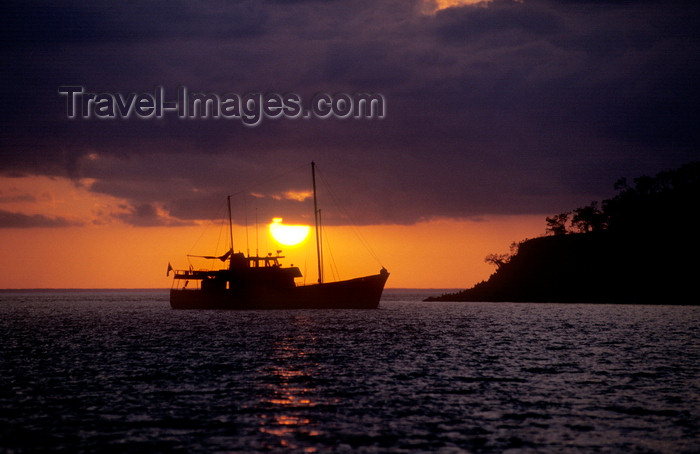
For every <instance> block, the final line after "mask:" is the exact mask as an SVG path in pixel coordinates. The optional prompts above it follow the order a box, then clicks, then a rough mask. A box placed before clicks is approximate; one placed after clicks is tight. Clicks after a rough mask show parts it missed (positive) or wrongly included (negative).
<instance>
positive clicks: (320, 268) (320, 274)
mask: <svg viewBox="0 0 700 454" xmlns="http://www.w3.org/2000/svg"><path fill="white" fill-rule="evenodd" d="M311 183H312V186H313V190H314V221H315V222H316V259H317V262H318V283H319V284H322V283H323V265H322V264H321V236H320V235H321V234H320V232H319V227H318V214H319V213H318V202H317V200H316V163H315V162H313V161H311Z"/></svg>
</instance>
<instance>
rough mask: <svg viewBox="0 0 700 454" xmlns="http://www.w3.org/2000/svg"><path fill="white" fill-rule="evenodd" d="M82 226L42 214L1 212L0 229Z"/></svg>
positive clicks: (61, 218)
mask: <svg viewBox="0 0 700 454" xmlns="http://www.w3.org/2000/svg"><path fill="white" fill-rule="evenodd" d="M78 225H82V224H81V223H79V222H74V221H70V220H68V219H66V218H63V217H60V216H58V217H49V216H44V215H41V214H32V215H29V214H23V213H15V212H11V211H6V210H0V229H11V228H30V227H70V226H78Z"/></svg>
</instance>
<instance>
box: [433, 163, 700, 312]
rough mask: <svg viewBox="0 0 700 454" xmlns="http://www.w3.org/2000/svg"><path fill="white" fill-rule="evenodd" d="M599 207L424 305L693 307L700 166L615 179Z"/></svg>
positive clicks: (550, 225) (552, 220)
mask: <svg viewBox="0 0 700 454" xmlns="http://www.w3.org/2000/svg"><path fill="white" fill-rule="evenodd" d="M615 188H616V189H617V190H618V191H619V192H618V195H617V196H615V197H613V198H612V199H609V200H604V201H603V202H602V204H601V205H600V208H599V206H598V203H597V202H592V203H591V204H590V205H588V206H586V207H581V208H577V209H576V210H573V211H572V212H566V213H560V214H558V215H555V216H552V217H548V218H546V223H547V235H546V236H543V237H539V238H534V239H528V240H524V241H522V242H521V243H519V244H515V243H514V244H513V245H512V247H511V252H512V253H511V254H503V255H497V254H492V255H489V256H488V257H486V261H487V262H490V263H492V264H494V265H496V268H497V269H496V272H495V273H494V274H492V275H491V277H490V278H489V279H488V280H487V281H482V282H480V283H478V284H476V285H475V286H474V287H472V288H470V289H466V290H463V291H461V292H457V293H449V294H444V295H441V296H438V297H430V298H427V299H426V301H512V302H525V301H529V302H560V303H574V302H575V303H644V304H684V305H697V304H700V303H698V298H697V294H696V290H697V289H696V284H695V280H696V279H697V278H698V274H697V271H698V265H697V257H698V249H699V248H698V238H697V231H698V227H697V225H696V223H695V218H696V210H697V209H698V208H699V207H700V162H695V163H690V164H687V165H685V166H683V167H681V168H679V169H677V170H673V171H666V172H662V173H659V174H658V175H656V176H655V177H647V176H644V177H640V178H636V179H634V184H633V185H631V186H628V184H627V182H626V180H624V179H622V180H619V181H618V182H617V183H616V185H615Z"/></svg>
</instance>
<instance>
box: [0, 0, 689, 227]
mask: <svg viewBox="0 0 700 454" xmlns="http://www.w3.org/2000/svg"><path fill="white" fill-rule="evenodd" d="M27 5H29V6H27ZM3 8H4V9H5V11H4V12H5V13H6V14H4V21H5V22H6V23H5V24H4V25H5V27H3V32H2V33H3V43H4V45H3V51H2V52H3V59H4V61H6V62H7V64H5V65H3V68H2V69H1V70H0V71H2V75H3V81H5V82H4V84H3V86H2V87H1V88H0V90H1V91H0V93H2V99H3V103H2V106H1V107H0V109H1V110H0V119H1V120H2V122H3V125H4V126H3V132H2V144H1V145H0V153H1V157H2V164H0V169H1V170H2V172H3V173H9V172H23V173H29V174H32V173H35V174H46V175H62V176H69V177H70V178H74V179H80V178H93V179H96V182H95V184H94V185H92V186H91V189H92V190H93V191H96V192H101V193H105V194H110V195H114V196H117V197H121V198H124V199H126V200H127V201H128V202H129V204H130V206H129V208H128V211H127V213H129V214H126V215H123V216H122V218H123V220H125V221H127V222H130V223H134V224H139V225H145V224H158V223H161V224H162V223H173V222H176V219H180V220H183V221H184V222H187V221H189V220H191V219H196V218H201V217H204V216H207V215H208V214H210V213H211V211H209V210H210V207H212V206H216V204H217V203H218V202H217V200H214V201H213V202H212V200H213V199H220V198H221V197H223V196H224V195H226V194H230V193H232V192H236V191H238V190H241V189H242V188H248V187H251V186H252V185H253V184H254V183H255V182H256V181H264V180H265V179H266V178H267V177H268V176H269V175H276V174H280V173H282V172H283V171H284V170H286V169H290V168H295V167H298V166H299V165H300V164H303V163H307V162H310V161H311V160H312V159H314V160H316V161H317V162H318V163H319V166H320V167H321V168H322V169H324V170H325V171H326V172H327V174H328V175H329V178H332V179H333V186H335V187H336V190H337V193H338V194H340V195H339V196H338V198H339V199H341V200H340V202H341V203H342V204H343V205H344V206H346V207H347V208H348V211H350V212H353V213H355V214H356V216H357V217H358V218H357V219H355V221H356V222H358V223H375V222H378V223H412V222H416V221H418V220H421V219H430V218H434V217H441V216H444V217H473V216H479V215H482V214H488V213H504V214H507V213H547V214H550V213H554V212H558V211H562V210H565V209H571V208H575V207H576V206H580V205H584V204H587V203H589V202H590V201H591V200H593V199H600V198H605V197H608V196H610V195H612V185H613V183H614V182H615V181H616V180H617V178H618V177H622V176H627V177H635V176H639V175H641V174H643V173H649V174H654V173H656V172H658V171H659V170H663V169H666V168H671V167H676V166H679V165H681V164H683V163H685V162H688V161H690V160H694V159H697V158H698V151H697V146H698V142H699V139H700V137H698V132H697V130H698V128H697V127H696V125H697V124H698V114H697V108H696V106H697V104H698V92H699V91H700V90H699V89H698V88H697V84H696V82H695V81H696V80H698V76H700V74H698V73H699V70H700V62H699V61H698V59H697V58H696V56H697V55H698V54H699V53H700V52H699V51H700V41H698V39H697V38H696V37H695V34H694V33H693V27H694V25H695V24H697V19H698V8H697V7H695V6H693V5H690V4H687V3H686V2H665V3H658V2H612V1H608V2H603V1H568V2H554V1H551V2H549V1H525V2H513V1H506V0H501V1H493V2H490V3H488V5H487V6H486V7H484V6H483V5H482V6H465V7H460V8H449V9H446V10H442V11H438V12H437V13H436V14H434V15H424V14H421V13H420V11H421V10H422V7H421V5H420V4H419V3H412V2H406V1H398V0H397V1H383V2H381V1H380V2H378V1H374V0H373V1H369V0H353V1H342V2H341V1H320V0H318V1H313V0H309V1H281V0H278V1H268V2H258V1H239V2H215V1H212V2H202V3H197V4H193V3H175V4H173V3H170V2H166V3H162V4H160V3H151V2H149V3H145V4H139V5H138V6H135V7H125V6H114V5H113V4H111V3H102V2H92V3H89V4H88V5H87V6H76V5H75V4H73V3H72V2H71V3H66V4H63V3H60V2H53V3H51V4H50V5H49V6H46V5H41V4H38V3H12V4H10V5H8V6H4V7H3ZM64 85H82V86H85V89H86V90H87V91H89V92H120V93H129V92H137V93H143V92H152V91H153V88H154V86H156V85H162V86H163V87H165V90H166V92H167V93H168V95H166V96H169V97H170V98H171V99H172V98H174V93H175V90H176V89H177V87H178V86H180V85H184V86H187V87H188V88H189V89H190V90H192V91H203V92H211V93H219V94H221V93H226V92H235V93H239V94H244V93H247V92H252V91H260V92H267V91H274V92H279V93H285V92H294V93H298V94H300V95H302V96H303V98H304V100H306V101H308V100H309V99H310V98H311V96H313V95H314V94H315V93H318V92H328V93H337V92H347V93H352V92H375V93H381V94H383V95H384V96H385V98H386V100H387V115H386V118H385V119H383V120H377V119H374V120H353V119H346V120H338V119H329V120H319V119H315V120H302V119H298V120H288V119H287V120H285V119H279V120H270V119H266V120H263V121H262V124H260V125H259V126H256V127H246V126H244V125H242V124H241V122H240V121H235V120H222V119H219V120H214V119H208V120H205V119H199V120H180V119H178V118H177V117H176V116H172V117H166V118H163V119H153V120H140V119H136V118H130V119H128V120H124V119H121V120H119V119H117V120H97V119H90V120H85V119H76V120H69V119H67V118H66V100H65V97H61V96H59V94H58V87H60V86H64ZM270 193H272V191H270ZM263 200H265V201H270V200H273V199H270V198H266V199H260V200H258V203H263V202H262V201H263ZM266 203H267V202H266ZM285 203H286V205H285V206H286V208H283V207H280V208H281V209H283V210H287V209H289V210H290V211H292V210H293V208H294V206H295V204H294V203H292V202H289V201H287V202H285ZM155 207H162V209H163V210H165V211H166V212H167V213H168V214H169V215H170V217H169V218H166V217H163V213H162V212H158V211H156V209H155ZM329 217H330V215H329ZM328 222H338V220H335V221H334V220H333V218H332V217H330V219H328Z"/></svg>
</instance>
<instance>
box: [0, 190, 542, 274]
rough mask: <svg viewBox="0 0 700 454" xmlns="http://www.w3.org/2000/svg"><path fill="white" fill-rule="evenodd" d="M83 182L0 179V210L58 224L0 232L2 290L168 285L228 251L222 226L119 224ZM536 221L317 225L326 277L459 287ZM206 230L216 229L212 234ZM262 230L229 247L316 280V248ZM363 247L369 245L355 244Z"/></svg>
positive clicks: (238, 229) (537, 229) (538, 230)
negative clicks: (174, 273)
mask: <svg viewBox="0 0 700 454" xmlns="http://www.w3.org/2000/svg"><path fill="white" fill-rule="evenodd" d="M88 187H89V182H78V183H74V182H72V181H70V180H67V179H60V178H55V179H51V178H45V177H31V178H2V179H0V215H1V214H2V212H6V213H7V212H11V213H20V212H21V213H24V214H29V215H35V214H36V215H44V216H48V217H51V218H62V219H64V220H65V221H66V223H65V225H64V226H58V227H21V228H20V227H14V228H0V257H2V258H3V260H2V262H1V263H0V288H169V287H170V284H171V280H170V278H168V277H166V269H167V265H168V263H169V262H170V263H172V266H173V267H174V268H176V269H185V268H188V267H189V266H190V265H192V266H194V267H195V268H206V267H214V268H219V267H221V266H222V263H221V262H220V261H218V260H214V261H211V260H209V261H207V260H204V259H195V258H189V259H188V257H187V254H195V255H221V254H223V253H225V252H226V250H228V247H229V246H228V240H227V236H226V235H224V234H222V233H221V229H218V230H217V229H208V230H211V232H208V234H206V235H203V234H202V232H203V230H207V229H205V228H204V227H205V225H206V224H212V223H210V222H209V221H206V222H205V221H202V222H199V223H195V224H194V225H191V226H178V227H163V226H160V227H136V226H132V225H128V224H125V223H123V222H122V221H121V220H119V217H118V216H115V215H118V214H119V213H120V212H122V211H124V210H125V209H126V208H125V203H124V201H122V200H119V199H117V198H114V197H110V196H104V195H101V194H95V193H92V192H90V191H89V190H88V189H87V188H88ZM544 226H545V225H544V216H539V215H536V216H489V217H484V218H483V219H480V220H456V219H440V220H431V221H427V222H422V223H418V224H415V225H374V226H364V227H333V226H328V227H324V229H323V235H322V237H323V243H324V248H323V251H324V253H323V255H324V273H325V278H326V280H335V279H348V278H352V277H358V276H362V275H367V274H375V273H377V272H378V271H379V269H380V268H381V267H382V266H384V267H386V268H387V269H388V270H389V272H390V273H391V277H390V278H389V281H388V283H387V288H466V287H470V286H472V285H474V284H475V283H477V282H479V281H481V280H485V279H487V278H488V277H489V275H490V274H491V273H492V272H493V271H494V268H493V267H492V266H490V265H488V264H486V263H484V257H485V256H486V255H488V254H490V253H506V252H508V251H509V246H510V244H511V243H512V242H513V241H520V240H523V239H525V238H532V237H535V236H539V235H541V234H542V233H544ZM214 230H217V231H216V232H214ZM280 242H281V241H279V239H277V240H275V239H273V238H272V237H271V236H270V235H269V234H268V230H267V229H266V228H261V230H260V232H250V231H249V229H248V228H246V227H245V226H236V225H234V244H235V249H236V251H241V252H244V253H251V254H256V253H258V254H259V255H265V254H267V253H268V252H272V253H275V251H276V250H277V249H282V250H283V252H282V255H284V256H285V257H286V258H285V259H284V260H283V264H284V265H292V264H293V265H295V266H298V267H299V268H300V269H301V271H302V273H303V274H304V277H303V278H301V279H300V281H303V282H306V283H313V282H315V281H316V252H315V244H314V243H315V242H314V241H305V242H304V244H303V245H301V246H298V247H286V246H282V247H280V244H279V243H280ZM363 244H366V245H368V246H369V247H368V248H365V247H363Z"/></svg>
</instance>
